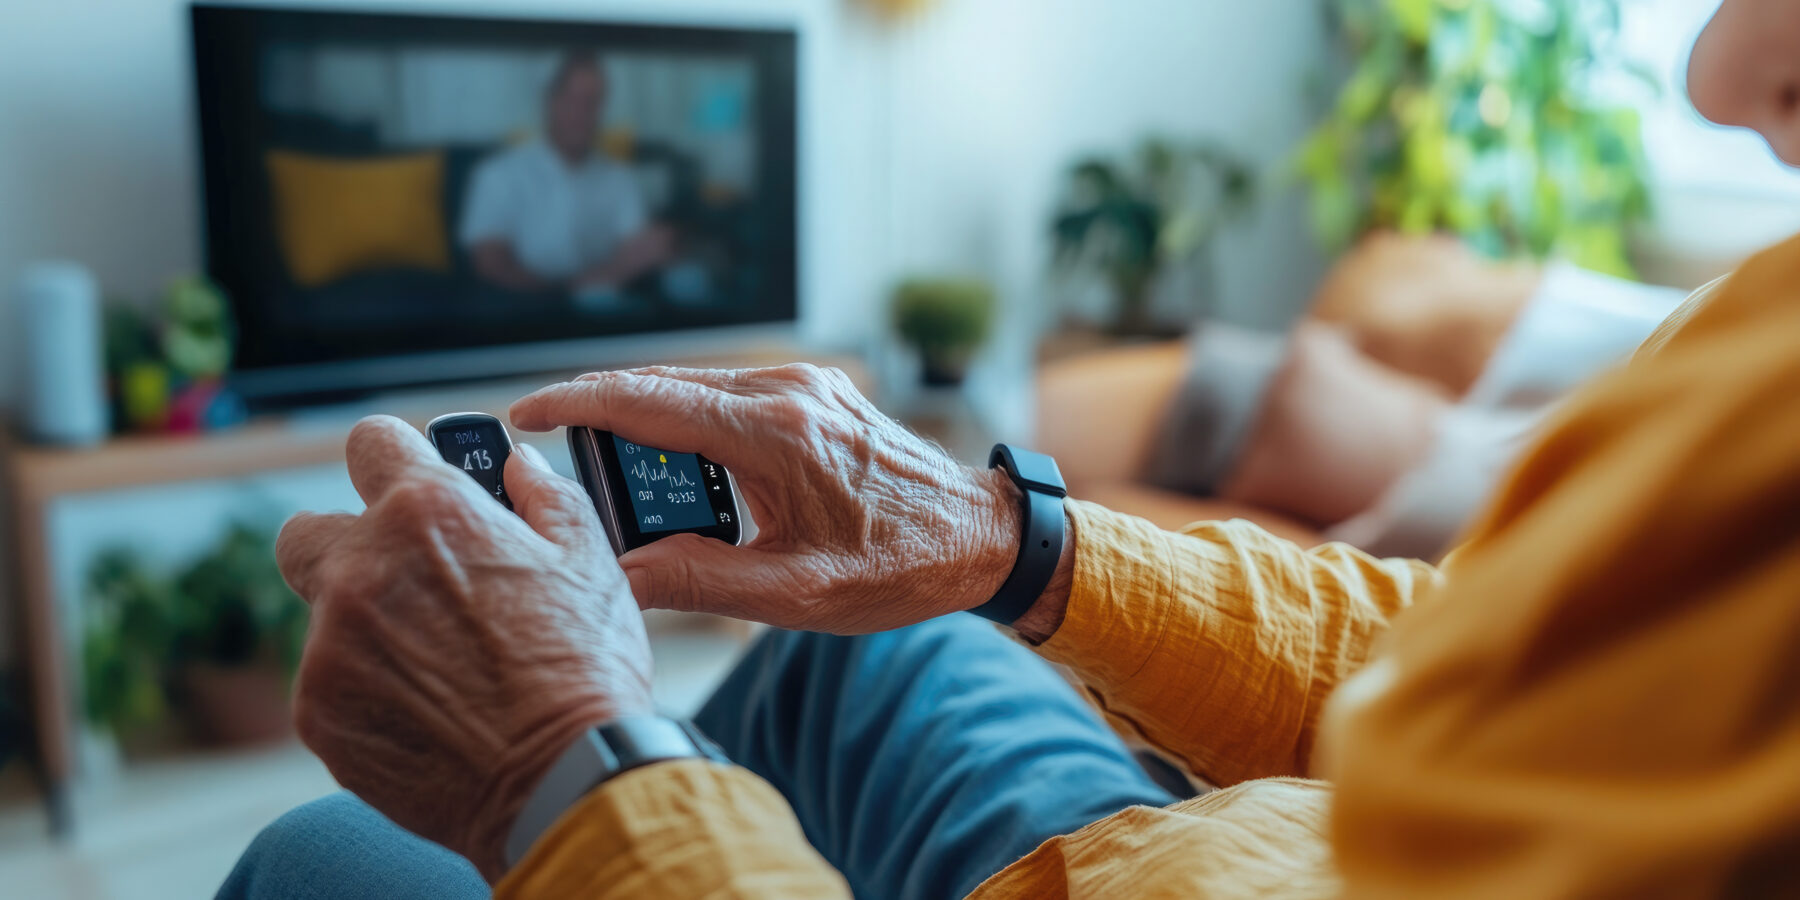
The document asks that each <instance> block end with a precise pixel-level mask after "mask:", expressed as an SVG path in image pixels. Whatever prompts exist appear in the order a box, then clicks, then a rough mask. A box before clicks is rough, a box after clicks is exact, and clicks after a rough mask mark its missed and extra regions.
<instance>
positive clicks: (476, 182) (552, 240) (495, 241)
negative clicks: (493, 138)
mask: <svg viewBox="0 0 1800 900" xmlns="http://www.w3.org/2000/svg"><path fill="white" fill-rule="evenodd" d="M605 105H606V73H605V71H604V69H603V67H602V66H601V64H600V60H599V59H598V58H597V57H596V56H595V55H594V54H593V53H583V52H575V53H570V54H568V55H566V56H564V57H563V59H562V61H561V62H560V63H558V65H557V67H556V70H555V71H554V72H553V73H552V74H551V76H550V81H549V84H548V85H547V86H546V87H545V90H544V134H543V137H542V138H541V139H538V140H532V141H528V142H526V143H523V144H520V145H519V146H516V147H512V148H509V149H507V150H503V151H501V152H499V153H497V154H495V155H494V156H493V157H491V158H489V159H487V160H486V161H484V162H482V163H481V165H480V166H479V167H478V168H477V169H476V170H475V175H474V179H473V182H472V184H471V187H470V189H469V200H468V204H467V206H466V207H465V208H464V210H463V216H462V225H461V239H462V242H463V245H464V246H466V247H468V248H469V252H470V255H471V256H472V257H473V259H474V264H475V271H476V272H477V273H479V274H480V276H481V277H482V278H483V279H485V280H487V281H488V282H490V283H493V284H495V285H498V286H500V287H503V288H506V289H508V290H515V291H541V290H559V289H570V290H575V291H590V290H609V289H616V288H617V287H619V286H620V285H623V284H625V283H626V282H629V281H631V280H632V279H633V278H636V277H637V276H639V275H642V274H644V273H645V272H647V271H650V270H651V269H654V268H656V267H657V266H659V265H661V264H662V262H663V261H664V260H665V259H667V257H668V255H669V249H670V243H671V236H670V233H669V231H668V229H666V228H664V227H661V226H656V225H652V224H651V223H650V221H649V213H648V210H647V209H646V207H645V202H644V197H643V193H642V191H641V190H640V189H639V188H638V185H637V182H636V181H635V180H633V178H632V176H631V173H630V171H628V170H627V169H626V168H625V167H624V166H621V165H619V164H617V163H615V162H613V161H611V160H608V159H606V158H605V157H604V156H602V155H601V154H600V153H599V152H597V151H596V149H595V146H594V138H595V134H596V131H597V129H598V127H599V125H600V122H601V119H602V116H603V113H604V109H605Z"/></svg>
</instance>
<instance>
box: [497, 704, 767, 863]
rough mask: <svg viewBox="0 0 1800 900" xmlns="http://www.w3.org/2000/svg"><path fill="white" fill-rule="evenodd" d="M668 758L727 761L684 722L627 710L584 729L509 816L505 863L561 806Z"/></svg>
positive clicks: (521, 852) (514, 859) (515, 859)
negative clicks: (512, 816) (621, 715)
mask: <svg viewBox="0 0 1800 900" xmlns="http://www.w3.org/2000/svg"><path fill="white" fill-rule="evenodd" d="M671 759H709V760H712V761H713V762H716V763H723V764H725V765H730V764H731V760H730V759H729V758H728V757H726V756H725V752H724V751H722V750H720V749H719V747H718V745H717V744H714V743H713V742H712V741H710V740H708V739H707V737H706V735H704V734H701V733H700V729H698V728H696V727H694V725H693V724H692V723H690V722H682V721H677V720H675V719H667V718H663V717H661V716H632V717H628V718H622V719H613V720H612V721H610V722H607V723H605V724H603V725H601V726H599V727H597V728H594V729H593V730H591V731H587V732H584V733H583V734H582V735H581V737H579V738H576V739H575V743H573V744H570V745H569V749H567V750H564V751H563V754H562V756H559V757H557V759H556V762H555V763H552V764H551V766H550V770H549V771H548V772H545V773H544V777H543V778H542V779H540V780H539V781H538V784H537V788H536V789H534V790H533V791H532V792H531V796H530V797H529V798H528V799H526V801H525V806H524V807H523V808H521V809H520V810H519V817H518V818H517V819H515V820H513V826H512V830H511V831H509V832H507V835H506V850H505V853H504V859H503V861H504V862H505V863H506V867H507V868H508V869H510V868H512V867H513V866H516V865H518V864H519V860H521V859H524V858H525V854H526V853H527V852H529V851H530V850H531V845H532V844H535V843H537V839H538V838H539V837H541V836H542V835H543V833H544V832H546V831H549V830H550V826H551V825H554V824H556V820H557V819H559V818H561V817H562V814H563V813H564V812H567V811H568V809H569V808H570V807H572V806H574V805H575V803H576V801H578V800H580V799H581V798H582V797H584V796H586V795H587V793H588V792H589V791H592V790H593V789H594V788H596V787H599V786H600V785H601V784H602V783H604V782H605V781H606V780H607V779H609V778H611V777H613V776H614V775H618V774H619V773H621V772H629V771H631V770H632V769H637V768H641V767H643V766H647V765H650V764H651V763H659V762H665V761H667V760H671Z"/></svg>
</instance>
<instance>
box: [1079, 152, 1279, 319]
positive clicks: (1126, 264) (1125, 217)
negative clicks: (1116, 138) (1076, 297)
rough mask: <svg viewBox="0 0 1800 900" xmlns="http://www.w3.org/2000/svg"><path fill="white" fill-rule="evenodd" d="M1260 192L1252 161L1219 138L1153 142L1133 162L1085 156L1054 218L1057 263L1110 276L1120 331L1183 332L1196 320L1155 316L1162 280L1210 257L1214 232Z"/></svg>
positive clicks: (1229, 221)
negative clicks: (1163, 320) (1190, 142)
mask: <svg viewBox="0 0 1800 900" xmlns="http://www.w3.org/2000/svg"><path fill="white" fill-rule="evenodd" d="M1254 189H1255V179H1254V176H1253V174H1252V172H1251V169H1250V166H1249V165H1248V164H1247V163H1245V162H1243V161H1242V160H1240V159H1238V158H1237V157H1236V156H1235V155H1234V154H1232V153H1230V152H1228V151H1226V150H1225V149H1224V148H1222V147H1220V146H1218V145H1216V144H1211V143H1199V144H1194V145H1179V144H1176V143H1174V142H1171V141H1167V140H1161V139H1151V140H1148V141H1145V142H1144V143H1143V145H1142V146H1140V147H1139V148H1138V150H1137V152H1136V154H1135V155H1133V156H1132V157H1131V158H1130V159H1128V160H1124V161H1119V160H1113V159H1108V158H1105V157H1092V158H1089V159H1085V160H1082V161H1081V162H1079V163H1077V164H1076V165H1075V166H1074V168H1072V169H1071V170H1070V172H1069V178H1068V185H1067V188H1066V191H1065V198H1064V201H1063V203H1062V205H1061V207H1060V208H1059V209H1058V211H1057V213H1056V216H1055V218H1054V219H1053V220H1052V222H1051V233H1052V237H1053V239H1054V242H1055V248H1056V264H1057V268H1058V269H1059V270H1061V271H1062V273H1063V274H1069V273H1071V272H1072V271H1077V270H1086V271H1091V272H1094V273H1097V274H1098V275H1100V276H1101V277H1102V278H1103V279H1104V280H1105V281H1106V283H1107V285H1108V286H1109V288H1110V289H1111V291H1112V294H1113V301H1114V306H1115V312H1114V316H1113V321H1112V322H1111V323H1109V327H1110V329H1111V330H1112V331H1113V332H1115V333H1117V334H1123V335H1161V334H1164V333H1173V332H1178V331H1179V330H1180V329H1181V328H1182V327H1183V326H1185V324H1186V323H1159V322H1157V321H1156V320H1155V319H1154V317H1153V316H1152V314H1151V301H1152V299H1153V298H1154V296H1155V290H1156V288H1157V285H1158V282H1159V279H1160V278H1161V277H1162V276H1163V275H1165V274H1167V273H1168V272H1169V271H1171V270H1172V269H1174V268H1175V267H1177V266H1184V265H1195V266H1204V265H1205V264H1206V263H1207V262H1209V261H1210V260H1209V251H1210V250H1211V247H1212V240H1213V238H1214V237H1216V236H1217V235H1218V233H1219V231H1220V230H1221V229H1222V228H1224V226H1226V225H1227V224H1229V223H1231V222H1232V221H1234V220H1235V219H1237V218H1238V217H1240V216H1242V215H1243V214H1244V213H1245V212H1246V211H1247V210H1249V208H1250V205H1251V200H1252V198H1253V195H1254V193H1255V190H1254ZM1204 299H1205V298H1202V300H1204Z"/></svg>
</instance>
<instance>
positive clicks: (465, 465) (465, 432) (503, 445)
mask: <svg viewBox="0 0 1800 900" xmlns="http://www.w3.org/2000/svg"><path fill="white" fill-rule="evenodd" d="M425 436H426V437H427V438H429V439H430V440H431V443H432V445H433V446H435V447H437V450H438V454H439V455H441V456H443V457H444V462H447V463H449V464H451V465H453V466H455V467H457V468H459V469H461V470H463V471H464V472H467V473H469V477H470V478H473V479H475V483H477V484H479V485H481V487H482V489H483V490H486V491H487V492H488V493H489V494H491V495H493V497H494V499H495V500H498V501H500V505H502V506H504V507H506V508H507V509H512V508H513V506H512V498H510V497H508V496H506V479H505V478H504V477H503V476H504V474H505V472H506V458H507V457H509V456H511V455H512V449H513V443H512V437H511V436H509V435H508V434H507V433H506V426H505V425H502V424H500V420H499V419H496V418H494V417H493V416H490V415H488V414H487V413H476V412H464V413H451V414H449V415H447V416H438V417H437V418H435V419H432V420H431V422H430V423H429V424H427V425H426V426H425Z"/></svg>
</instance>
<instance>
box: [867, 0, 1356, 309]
mask: <svg viewBox="0 0 1800 900" xmlns="http://www.w3.org/2000/svg"><path fill="white" fill-rule="evenodd" d="M1320 22H1321V17H1320V16H1319V14H1318V10H1317V8H1316V5H1315V4H1313V3H1311V2H1296V0H1283V2H1272V3H1205V2H1194V0H1125V2H1121V0H1113V2H1104V0H1033V2H1030V3H1025V2H1011V0H945V2H944V3H943V4H942V6H941V8H940V9H939V10H938V12H937V13H936V14H935V15H933V16H931V17H928V18H926V19H924V20H922V21H920V22H919V23H917V24H916V25H915V26H913V27H911V28H908V29H905V30H903V31H901V32H900V33H898V34H896V35H895V39H894V44H895V46H894V51H893V52H894V63H893V66H892V79H893V82H894V83H893V89H892V95H893V99H892V102H893V104H894V108H895V116H894V117H893V119H892V120H891V122H890V123H888V125H887V128H888V131H889V134H888V136H887V140H886V141H884V148H885V149H886V151H887V152H889V153H890V154H891V156H892V160H891V172H892V175H891V179H892V181H891V183H890V188H891V190H892V192H893V197H892V203H891V213H892V217H893V218H892V221H893V228H894V233H893V237H892V249H891V252H892V255H893V261H894V263H895V265H896V266H897V267H898V268H900V269H903V270H905V269H917V268H930V267H933V266H951V267H961V268H965V269H972V270H975V271H978V272H983V273H987V274H989V275H991V276H993V277H995V279H996V280H997V282H998V283H999V284H1000V285H1001V286H1002V288H1003V290H1004V291H1005V292H1006V293H1007V294H1008V295H1009V297H1008V299H1009V300H1010V301H1012V302H1014V303H1018V304H1029V305H1039V306H1041V305H1042V304H1043V303H1044V302H1045V299H1046V298H1045V295H1044V291H1043V290H1042V287H1043V285H1042V273H1043V268H1044V261H1045V256H1046V247H1045V236H1046V234H1047V232H1048V227H1047V225H1048V218H1049V215H1050V213H1051V211H1052V209H1053V206H1054V202H1055V199H1056V196H1057V192H1058V190H1059V188H1060V186H1061V180H1062V177H1063V175H1064V173H1065V172H1066V170H1067V168H1068V165H1069V163H1070V162H1071V161H1072V160H1073V159H1074V158H1076V157H1077V156H1078V155H1082V154H1086V153H1090V152H1095V151H1100V152H1123V151H1128V150H1131V149H1133V148H1134V146H1135V144H1136V142H1137V141H1138V140H1139V139H1140V138H1141V137H1143V136H1145V135H1148V134H1152V133H1155V134H1160V135H1163V136H1166V137H1170V138H1175V139H1189V138H1202V137H1205V138H1212V139H1215V140H1219V141H1221V142H1223V143H1225V144H1226V145H1227V146H1229V147H1231V148H1234V149H1236V150H1237V151H1238V152H1240V153H1242V154H1244V155H1245V156H1247V157H1249V158H1251V159H1252V160H1255V161H1256V162H1258V163H1259V164H1261V165H1264V166H1271V167H1272V166H1273V165H1275V164H1277V163H1278V161H1279V160H1281V159H1282V158H1284V157H1285V156H1286V155H1287V153H1288V152H1289V151H1290V150H1291V148H1292V147H1293V146H1294V145H1295V144H1296V143H1297V142H1298V141H1299V139H1300V137H1301V136H1302V135H1303V134H1304V133H1305V131H1306V129H1307V127H1308V125H1309V124H1310V123H1311V122H1313V121H1315V118H1316V117H1315V111H1314V110H1312V109H1309V108H1308V104H1307V103H1304V102H1303V97H1304V96H1305V94H1306V91H1305V89H1304V83H1305V81H1306V79H1307V78H1308V77H1309V76H1310V75H1313V74H1317V73H1318V68H1317V67H1318V65H1319V60H1320V57H1321V55H1322V53H1321V48H1322V47H1323V35H1322V32H1321V29H1320ZM1268 199H1269V201H1270V206H1269V207H1268V208H1266V209H1264V210H1263V211H1262V214H1260V215H1258V216H1257V217H1256V218H1255V219H1254V220H1253V221H1251V222H1249V223H1247V224H1246V226H1245V227H1244V228H1242V229H1241V230H1239V231H1236V232H1234V233H1232V234H1230V235H1228V236H1227V238H1226V239H1225V245H1224V246H1223V247H1222V248H1221V250H1222V253H1221V259H1220V263H1221V266H1222V269H1223V271H1222V272H1221V276H1222V280H1223V281H1224V284H1223V285H1222V288H1223V291H1222V293H1223V296H1222V298H1221V304H1220V307H1221V312H1222V313H1223V314H1224V315H1227V316H1228V317H1231V318H1234V319H1238V320H1240V321H1245V322H1249V323H1255V324H1265V325H1275V324H1280V323H1282V322H1285V321H1286V319H1287V318H1288V317H1289V316H1291V315H1292V314H1293V313H1294V312H1295V311H1296V310H1297V309H1298V307H1299V305H1300V304H1301V303H1303V302H1304V300H1305V298H1306V296H1307V295H1308V294H1309V292H1310V288H1311V285H1312V282H1313V281H1314V280H1315V279H1316V277H1317V275H1318V273H1319V271H1320V262H1319V257H1318V254H1317V253H1315V252H1314V250H1313V249H1312V247H1311V245H1310V243H1309V241H1308V237H1307V232H1306V230H1305V227H1304V222H1303V221H1302V219H1301V217H1300V215H1299V211H1300V207H1299V205H1298V203H1297V202H1295V200H1296V199H1297V198H1296V197H1295V196H1293V195H1291V194H1289V195H1287V196H1283V195H1282V194H1281V192H1275V193H1272V194H1271V195H1270V196H1269V198H1268Z"/></svg>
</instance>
